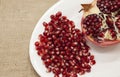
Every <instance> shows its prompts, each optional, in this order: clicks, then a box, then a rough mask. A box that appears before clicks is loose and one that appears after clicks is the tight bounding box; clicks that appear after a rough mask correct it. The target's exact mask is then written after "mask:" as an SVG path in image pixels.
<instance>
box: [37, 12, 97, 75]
mask: <svg viewBox="0 0 120 77" xmlns="http://www.w3.org/2000/svg"><path fill="white" fill-rule="evenodd" d="M50 18H51V21H50V22H49V23H46V22H43V26H44V27H45V31H44V32H43V34H40V35H39V41H37V42H35V47H36V50H37V51H38V55H39V56H41V59H42V60H43V63H44V64H45V67H46V68H47V69H48V71H49V72H53V73H54V77H59V75H60V74H61V75H62V77H78V74H80V75H82V74H84V73H86V72H90V71H91V66H92V65H94V64H95V63H96V62H95V60H94V56H93V55H91V53H90V52H89V49H90V48H89V46H88V45H87V44H86V40H85V38H84V35H83V33H81V32H80V30H79V29H76V28H75V25H74V22H73V21H71V20H69V19H67V17H66V16H62V13H61V12H57V13H56V14H55V15H51V16H50Z"/></svg>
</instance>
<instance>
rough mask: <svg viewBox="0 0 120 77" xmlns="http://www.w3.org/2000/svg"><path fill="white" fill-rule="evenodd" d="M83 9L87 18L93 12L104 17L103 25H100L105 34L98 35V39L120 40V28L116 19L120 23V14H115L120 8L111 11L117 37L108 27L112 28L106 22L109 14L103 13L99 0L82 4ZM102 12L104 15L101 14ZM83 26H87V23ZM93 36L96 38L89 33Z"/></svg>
mask: <svg viewBox="0 0 120 77" xmlns="http://www.w3.org/2000/svg"><path fill="white" fill-rule="evenodd" d="M82 6H83V9H84V17H83V18H86V17H87V16H89V15H91V14H97V15H99V16H100V17H101V18H102V26H101V27H100V28H101V29H100V30H103V29H104V30H105V31H104V36H103V37H99V36H97V38H98V39H100V40H101V41H113V40H120V30H119V29H118V28H117V26H116V24H115V23H116V21H117V20H118V19H119V20H118V24H120V16H115V15H116V14H117V13H118V11H120V9H119V10H117V11H115V12H112V13H111V15H110V16H111V19H110V20H111V21H113V27H114V31H116V38H114V37H112V35H111V32H110V30H109V29H108V28H110V27H109V26H108V25H107V23H106V20H107V18H106V16H109V15H108V14H104V13H102V12H101V11H100V10H99V8H98V7H97V0H94V1H93V2H92V3H91V4H82ZM100 14H102V15H100ZM83 26H87V25H85V24H83ZM84 32H87V30H86V29H84ZM89 36H90V37H91V38H94V37H93V36H91V35H89Z"/></svg>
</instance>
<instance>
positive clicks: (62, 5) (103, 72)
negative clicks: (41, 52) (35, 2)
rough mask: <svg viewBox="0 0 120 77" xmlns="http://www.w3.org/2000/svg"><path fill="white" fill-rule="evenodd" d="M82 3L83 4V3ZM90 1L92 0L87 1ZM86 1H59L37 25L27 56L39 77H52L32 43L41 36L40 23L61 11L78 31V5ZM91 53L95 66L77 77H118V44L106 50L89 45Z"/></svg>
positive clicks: (119, 48) (79, 7) (119, 75)
mask: <svg viewBox="0 0 120 77" xmlns="http://www.w3.org/2000/svg"><path fill="white" fill-rule="evenodd" d="M83 1H84V2H83ZM89 1H92V0H89ZM85 2H87V0H61V1H58V2H57V3H56V4H55V5H54V6H52V7H51V8H50V9H49V10H48V11H47V12H46V13H45V14H44V15H43V16H42V18H41V19H40V20H39V22H38V23H37V25H36V27H35V29H34V31H33V33H32V37H31V40H30V46H29V54H30V60H31V63H32V65H33V67H34V69H35V71H36V72H37V73H38V74H39V75H40V76H41V77H54V75H53V74H52V73H47V72H46V68H45V67H44V64H43V63H42V61H41V58H40V57H39V56H38V55H37V51H36V50H35V46H34V43H35V41H37V40H38V35H39V34H42V32H43V30H44V27H43V26H42V22H43V21H46V22H48V21H49V20H50V18H49V16H50V15H51V14H55V13H56V12H58V11H61V12H62V13H63V15H65V16H67V17H68V18H69V19H71V20H73V21H74V22H75V25H77V26H76V27H77V28H79V29H80V21H81V18H82V14H83V13H82V12H81V13H78V11H79V10H80V9H81V6H80V4H81V3H85ZM89 46H90V47H91V53H92V54H94V55H95V59H96V62H97V63H96V65H94V66H93V67H92V71H91V72H90V73H87V74H85V75H83V76H79V77H120V44H117V45H114V46H109V47H106V48H100V47H97V46H95V45H93V44H91V43H89Z"/></svg>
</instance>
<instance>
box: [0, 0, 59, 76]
mask: <svg viewBox="0 0 120 77" xmlns="http://www.w3.org/2000/svg"><path fill="white" fill-rule="evenodd" d="M55 2H57V0H0V77H39V76H38V75H37V73H36V72H35V71H34V69H33V67H32V65H31V63H30V60H29V40H30V37H31V33H32V31H33V29H34V27H35V25H36V23H37V21H38V20H39V18H40V17H41V16H42V15H43V14H44V13H45V11H46V10H47V9H48V8H49V7H51V6H52V5H53V4H54V3H55ZM41 71H42V70H41ZM48 77H49V76H48Z"/></svg>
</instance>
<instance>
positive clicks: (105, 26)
mask: <svg viewBox="0 0 120 77" xmlns="http://www.w3.org/2000/svg"><path fill="white" fill-rule="evenodd" d="M82 6H83V10H84V15H83V19H82V30H83V33H84V34H85V37H86V39H87V40H90V41H91V42H93V43H94V44H96V45H98V46H101V47H105V46H109V45H112V44H116V43H119V42H120V0H94V1H93V2H92V3H91V4H82Z"/></svg>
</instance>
